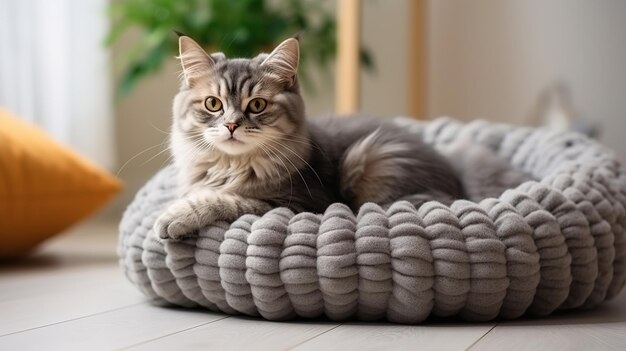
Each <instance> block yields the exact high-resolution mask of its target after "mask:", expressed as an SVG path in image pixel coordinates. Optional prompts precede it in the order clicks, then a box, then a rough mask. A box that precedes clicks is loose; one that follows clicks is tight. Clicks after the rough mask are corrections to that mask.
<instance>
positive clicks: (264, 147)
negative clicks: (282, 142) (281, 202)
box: [258, 144, 293, 205]
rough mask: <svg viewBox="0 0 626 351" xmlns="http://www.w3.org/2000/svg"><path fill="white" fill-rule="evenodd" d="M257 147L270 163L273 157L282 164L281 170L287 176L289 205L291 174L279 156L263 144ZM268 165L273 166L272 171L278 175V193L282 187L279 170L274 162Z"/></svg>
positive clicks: (291, 194) (291, 184)
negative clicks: (283, 170) (282, 169)
mask: <svg viewBox="0 0 626 351" xmlns="http://www.w3.org/2000/svg"><path fill="white" fill-rule="evenodd" d="M258 146H259V147H260V148H261V150H263V152H264V153H265V154H266V155H267V156H268V158H269V159H270V161H271V160H272V156H271V155H273V156H274V158H277V159H278V160H279V161H280V162H281V163H282V166H283V168H284V169H285V171H286V172H287V175H288V176H289V205H291V199H292V198H293V180H292V179H291V172H289V168H287V165H286V164H285V162H284V161H283V160H282V159H281V158H280V157H279V156H277V155H276V153H275V152H272V151H271V150H269V149H268V148H267V147H266V146H265V145H263V144H259V145H258ZM270 154H271V155H270ZM270 163H271V164H272V165H273V166H274V169H275V170H276V173H277V174H278V191H279V192H280V189H281V187H282V182H283V181H282V179H283V177H282V175H281V174H280V170H279V169H278V167H277V164H276V163H274V162H270Z"/></svg>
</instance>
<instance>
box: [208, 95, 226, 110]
mask: <svg viewBox="0 0 626 351" xmlns="http://www.w3.org/2000/svg"><path fill="white" fill-rule="evenodd" d="M204 106H205V107H206V109H207V110H209V111H211V112H217V111H219V110H221V109H222V101H221V100H220V99H218V98H216V97H215V96H209V97H208V98H206V100H204Z"/></svg>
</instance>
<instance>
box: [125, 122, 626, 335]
mask: <svg viewBox="0 0 626 351" xmlns="http://www.w3.org/2000/svg"><path fill="white" fill-rule="evenodd" d="M398 123H405V124H407V127H408V128H410V129H412V130H414V131H415V133H416V135H417V136H418V137H421V138H423V140H425V141H426V142H427V143H429V144H431V145H433V146H435V147H441V146H444V145H446V144H448V143H451V142H453V141H454V140H458V139H460V138H469V139H471V140H473V141H475V142H477V143H481V144H482V145H486V146H487V147H489V148H491V149H492V150H494V151H495V152H496V153H497V154H498V155H500V156H501V157H502V158H503V159H505V160H507V161H508V162H509V163H510V165H511V166H512V167H514V168H515V169H518V170H522V171H524V172H526V173H528V174H530V175H532V177H533V178H534V179H537V181H528V182H525V183H524V184H522V185H520V186H518V187H517V188H515V189H510V190H508V191H506V192H504V193H503V194H502V195H501V196H500V197H499V198H497V199H496V198H488V199H484V200H482V201H480V202H479V203H474V202H470V201H466V200H459V201H456V202H455V203H454V204H453V205H452V206H450V207H447V206H443V205H441V204H439V203H436V202H428V203H426V204H425V205H423V206H422V207H420V208H419V209H418V210H416V209H415V208H414V207H413V206H412V205H410V204H409V203H407V202H398V203H396V204H394V205H393V206H391V207H390V208H389V209H388V210H387V211H383V210H382V209H381V208H380V207H379V206H377V205H374V204H366V205H364V206H363V207H362V208H361V209H360V211H359V212H358V214H356V215H355V214H353V213H352V212H351V211H350V210H349V209H348V208H347V207H346V206H343V205H340V204H335V205H332V206H330V207H329V208H328V209H327V211H326V212H325V213H324V214H313V213H299V214H294V213H292V212H291V211H289V210H288V209H285V208H278V209H275V210H272V211H271V212H269V213H267V214H266V215H264V216H262V217H257V216H253V215H244V216H242V217H241V218H239V219H238V220H236V221H235V222H234V223H232V224H227V223H216V224H214V225H212V226H209V227H207V228H204V229H203V230H201V231H200V232H199V236H198V237H197V238H194V239H188V240H185V241H179V242H176V241H167V242H165V243H163V242H161V241H159V240H158V239H157V238H156V236H155V234H154V232H153V230H152V225H153V223H154V221H155V219H156V218H157V216H158V215H159V214H160V213H161V212H162V211H163V210H164V209H165V207H166V206H167V205H168V203H169V202H170V201H172V200H173V199H174V198H175V196H176V194H175V187H176V185H175V182H174V178H175V177H174V175H173V172H174V170H173V169H172V168H171V167H168V168H165V169H163V170H162V171H161V172H160V173H158V174H157V175H156V176H155V177H154V178H153V179H152V180H151V181H150V182H149V183H148V184H147V185H145V186H144V188H143V189H142V190H141V191H140V192H139V193H138V194H137V196H136V198H135V200H134V201H133V203H132V204H131V205H130V206H129V207H128V209H127V211H126V213H125V215H124V218H123V220H122V223H121V225H120V243H119V255H120V262H121V265H122V266H123V268H124V270H125V273H126V275H127V277H128V279H130V281H131V282H133V283H134V284H135V285H137V287H138V288H139V289H140V290H141V291H142V292H143V293H144V294H145V295H147V296H148V297H150V298H151V299H152V300H153V301H155V302H157V303H163V304H173V305H179V306H185V307H194V306H203V307H206V308H208V309H210V310H214V311H222V312H225V313H232V314H235V313H241V314H245V315H252V316H257V315H260V316H262V317H264V318H267V319H271V320H284V319H290V318H294V317H296V316H301V317H307V318H308V317H318V316H323V315H326V316H327V317H329V318H331V319H333V320H343V319H347V318H353V317H356V318H358V319H361V320H379V319H387V320H389V321H393V322H400V323H417V322H421V321H423V320H424V319H426V318H427V317H428V316H429V315H431V314H432V315H436V316H451V315H457V314H458V315H460V316H461V317H463V318H465V319H467V320H472V321H484V320H489V319H492V318H495V317H502V318H516V317H519V316H521V315H523V314H524V313H531V314H535V315H547V314H550V313H552V312H553V311H555V310H557V309H572V308H589V307H593V306H595V305H597V304H599V303H601V302H602V301H603V300H605V299H609V298H611V297H613V296H615V295H616V294H617V293H618V292H619V291H620V289H621V288H622V286H623V285H624V282H625V279H626V233H625V229H626V211H625V209H624V208H625V206H626V173H625V171H624V170H623V169H622V168H621V166H620V165H619V163H618V162H617V161H616V159H615V157H614V156H613V155H612V154H611V152H609V151H608V150H607V149H605V148H603V147H602V146H600V145H598V144H597V143H595V142H593V141H591V140H589V139H587V138H584V137H582V136H579V135H576V134H557V133H552V132H548V131H545V130H536V129H530V128H515V127H512V126H507V125H499V124H489V123H486V122H474V123H470V124H468V125H463V124H460V123H458V122H455V121H453V120H449V119H439V120H436V121H433V122H430V123H417V122H406V121H405V122H402V121H400V122H398ZM477 186H479V185H477Z"/></svg>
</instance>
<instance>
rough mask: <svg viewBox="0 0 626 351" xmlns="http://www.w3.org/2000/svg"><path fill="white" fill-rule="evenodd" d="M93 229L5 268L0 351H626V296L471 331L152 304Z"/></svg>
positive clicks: (110, 227)
mask: <svg viewBox="0 0 626 351" xmlns="http://www.w3.org/2000/svg"><path fill="white" fill-rule="evenodd" d="M116 236H117V233H116V224H115V223H90V224H86V225H82V226H80V227H78V228H75V229H74V230H72V231H71V232H70V233H68V234H66V235H64V236H61V237H59V238H57V239H54V240H52V241H50V242H48V243H46V244H45V245H44V246H43V247H42V249H41V250H39V252H38V253H37V254H36V255H34V256H33V257H32V258H30V259H28V260H25V261H23V262H21V263H19V264H11V265H0V350H20V351H21V350H120V349H124V350H127V349H128V350H177V351H183V350H245V349H250V350H287V349H289V350H341V351H346V350H360V351H361V350H393V349H398V350H409V349H415V350H418V349H419V350H468V349H469V350H498V351H500V350H507V351H510V350H626V294H624V293H622V294H621V295H620V296H619V297H618V298H616V299H615V300H613V301H611V302H608V303H606V304H604V305H602V306H601V307H600V308H598V309H595V310H593V311H583V312H577V313H568V314H561V315H557V316H553V317H550V318H544V319H525V320H519V321H514V322H491V323H480V324H471V323H463V322H461V321H436V322H433V321H431V322H429V323H427V324H423V325H418V326H404V325H395V324H388V323H356V322H351V323H333V322H329V321H324V320H321V321H298V322H287V323H276V322H268V321H264V320H258V319H251V318H243V317H234V316H227V315H223V314H216V313H211V312H206V311H195V310H194V311H192V310H182V309H168V308H161V307H155V306H151V305H149V304H146V303H145V301H144V299H143V297H142V296H141V295H140V294H139V293H138V292H137V291H136V290H135V289H134V288H133V287H132V286H131V285H130V284H129V283H128V282H127V281H126V279H125V278H124V276H123V275H122V272H121V270H120V269H119V268H118V266H117V260H116V256H115V241H116V238H117V237H116Z"/></svg>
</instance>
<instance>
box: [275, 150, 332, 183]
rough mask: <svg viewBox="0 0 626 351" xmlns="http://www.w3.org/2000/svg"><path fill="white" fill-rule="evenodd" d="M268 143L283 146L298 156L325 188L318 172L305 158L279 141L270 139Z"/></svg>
mask: <svg viewBox="0 0 626 351" xmlns="http://www.w3.org/2000/svg"><path fill="white" fill-rule="evenodd" d="M268 141H270V142H272V143H275V144H277V145H279V146H282V147H283V148H285V149H286V150H287V151H289V152H291V153H292V154H293V155H294V156H296V157H297V158H299V159H300V160H301V161H302V162H304V164H306V165H307V167H309V169H310V170H311V171H312V172H313V174H315V177H316V178H317V180H318V181H319V182H320V185H321V186H322V187H323V186H324V183H323V182H322V179H321V178H320V176H319V174H317V172H316V171H315V169H314V168H313V166H311V164H309V163H308V162H307V161H306V160H305V159H304V158H302V156H300V155H299V154H298V153H297V152H295V151H293V150H292V149H291V148H290V147H289V146H287V145H285V144H283V143H281V142H280V141H277V140H273V139H268Z"/></svg>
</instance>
